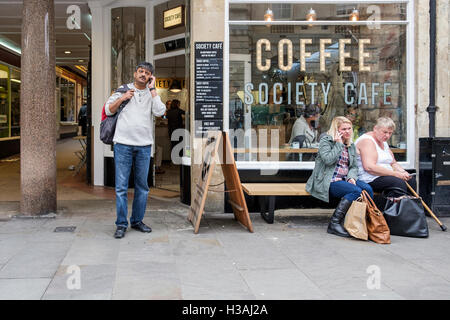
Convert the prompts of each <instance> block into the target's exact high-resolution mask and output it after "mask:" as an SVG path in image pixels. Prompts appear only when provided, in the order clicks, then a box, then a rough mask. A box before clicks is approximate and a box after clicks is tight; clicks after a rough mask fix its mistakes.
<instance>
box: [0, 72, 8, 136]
mask: <svg viewBox="0 0 450 320" xmlns="http://www.w3.org/2000/svg"><path fill="white" fill-rule="evenodd" d="M9 91H10V90H9V68H8V67H7V66H5V65H1V64H0V138H6V137H9V123H10V116H9Z"/></svg>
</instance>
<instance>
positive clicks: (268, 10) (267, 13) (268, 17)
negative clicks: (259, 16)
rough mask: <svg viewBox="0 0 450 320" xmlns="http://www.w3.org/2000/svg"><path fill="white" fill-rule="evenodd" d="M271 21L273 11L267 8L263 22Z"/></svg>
mask: <svg viewBox="0 0 450 320" xmlns="http://www.w3.org/2000/svg"><path fill="white" fill-rule="evenodd" d="M273 20H274V19H273V11H272V10H270V8H268V9H267V11H266V14H265V15H264V21H267V22H271V21H273Z"/></svg>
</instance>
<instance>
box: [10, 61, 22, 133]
mask: <svg viewBox="0 0 450 320" xmlns="http://www.w3.org/2000/svg"><path fill="white" fill-rule="evenodd" d="M11 136H12V137H16V136H20V70H19V69H15V68H11Z"/></svg>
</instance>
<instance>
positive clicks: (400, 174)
mask: <svg viewBox="0 0 450 320" xmlns="http://www.w3.org/2000/svg"><path fill="white" fill-rule="evenodd" d="M394 176H395V177H397V178H399V179H402V180H403V181H408V180H409V179H410V178H411V177H410V176H409V173H408V172H406V171H405V172H400V171H394Z"/></svg>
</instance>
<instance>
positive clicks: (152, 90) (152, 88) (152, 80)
mask: <svg viewBox="0 0 450 320" xmlns="http://www.w3.org/2000/svg"><path fill="white" fill-rule="evenodd" d="M155 82H156V77H155V76H154V75H152V76H151V77H150V81H149V82H148V88H149V90H150V93H151V94H152V97H153V98H154V97H156V96H157V95H158V93H156V88H155Z"/></svg>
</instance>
